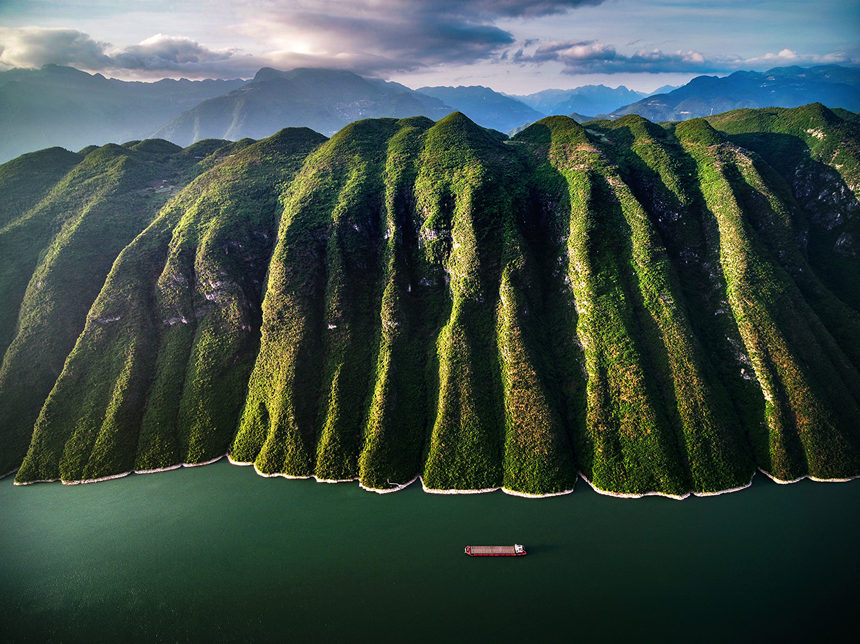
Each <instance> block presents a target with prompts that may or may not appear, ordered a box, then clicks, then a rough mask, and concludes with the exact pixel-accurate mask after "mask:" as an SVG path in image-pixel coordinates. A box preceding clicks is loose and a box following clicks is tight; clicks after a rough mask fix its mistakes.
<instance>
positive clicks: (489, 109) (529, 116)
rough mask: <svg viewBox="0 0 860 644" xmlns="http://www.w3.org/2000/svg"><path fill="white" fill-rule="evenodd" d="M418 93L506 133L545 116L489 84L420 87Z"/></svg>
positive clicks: (479, 123)
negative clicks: (494, 89)
mask: <svg viewBox="0 0 860 644" xmlns="http://www.w3.org/2000/svg"><path fill="white" fill-rule="evenodd" d="M417 91H419V92H421V93H422V94H427V95H428V96H433V97H435V98H438V99H439V100H440V101H443V102H444V103H446V104H447V105H450V106H451V107H453V108H454V109H455V110H459V111H460V112H463V113H464V114H465V115H466V116H468V117H469V118H470V119H472V120H473V121H475V123H477V124H478V125H482V126H484V127H489V128H493V129H495V130H499V131H501V132H510V131H511V130H515V129H517V128H521V127H522V126H523V125H528V124H529V123H533V122H534V121H537V120H538V119H541V118H543V117H544V116H546V112H538V111H535V110H533V109H532V108H531V107H529V106H528V105H526V104H524V103H522V102H521V101H519V100H517V99H515V98H511V97H510V96H505V95H504V94H500V93H499V92H496V91H493V90H491V89H490V88H489V87H482V86H480V85H473V86H470V87H463V86H459V87H420V88H418V90H417Z"/></svg>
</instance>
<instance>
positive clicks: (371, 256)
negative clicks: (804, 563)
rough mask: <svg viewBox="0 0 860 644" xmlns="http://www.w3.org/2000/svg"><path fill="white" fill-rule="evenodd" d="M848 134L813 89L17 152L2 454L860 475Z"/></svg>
mask: <svg viewBox="0 0 860 644" xmlns="http://www.w3.org/2000/svg"><path fill="white" fill-rule="evenodd" d="M856 127H857V126H856V122H855V120H854V119H853V115H851V114H850V113H844V114H843V113H842V112H832V111H829V110H827V109H826V108H823V107H821V106H819V105H811V106H806V107H803V108H797V109H792V110H741V111H739V112H732V113H728V114H724V115H719V116H716V117H711V118H710V119H708V120H703V119H692V120H689V121H685V122H683V123H679V124H667V125H665V126H660V125H655V124H654V123H651V122H649V121H646V120H645V119H643V118H641V117H638V116H634V115H631V116H627V117H624V118H622V119H619V120H617V121H613V122H610V121H592V122H590V123H588V124H586V125H585V126H581V125H579V124H577V123H576V122H575V121H573V120H572V119H570V118H567V117H551V118H547V119H544V120H542V121H539V122H538V123H535V124H533V125H532V126H530V127H528V128H526V129H525V130H523V131H522V132H520V133H518V134H517V135H516V136H515V137H514V138H512V139H510V140H505V139H504V137H502V136H500V135H499V134H498V133H497V132H493V131H490V130H485V129H483V128H481V127H479V126H477V125H476V124H475V123H473V122H472V121H470V120H469V119H468V118H466V117H465V116H463V115H462V114H460V113H454V114H451V115H450V116H448V117H446V118H444V119H442V120H440V121H438V122H436V123H434V122H433V121H430V120H429V119H426V118H421V117H416V118H409V119H400V120H397V119H393V118H391V119H376V120H366V121H359V122H356V123H353V124H351V125H349V126H347V127H346V128H344V129H343V130H341V131H340V132H338V133H337V134H336V135H335V136H333V137H332V138H331V139H329V140H326V139H325V138H324V137H322V136H320V135H318V134H316V133H314V132H312V131H310V130H307V129H287V130H283V131H282V132H280V133H278V134H277V135H275V136H273V137H271V138H268V139H265V140H263V141H260V142H257V143H254V142H251V141H249V140H243V141H240V142H237V143H233V144H226V143H225V142H221V141H201V142H199V143H197V144H195V145H193V146H191V147H190V148H186V149H185V150H180V149H179V148H176V147H175V146H172V145H171V144H168V143H166V142H163V141H144V142H131V143H129V144H126V145H125V146H105V147H103V148H97V149H94V150H88V151H87V154H86V156H82V155H74V154H72V153H65V152H64V151H58V150H53V151H52V150H47V151H44V152H42V153H38V154H37V155H28V156H27V157H22V158H21V159H18V160H16V161H14V162H11V163H10V164H6V165H4V166H0V185H3V186H7V189H8V190H9V191H10V194H11V196H12V198H11V199H10V200H9V201H8V203H7V204H6V205H5V206H4V209H3V211H2V212H0V222H8V223H5V224H2V225H3V227H2V228H0V245H3V246H2V248H3V249H4V253H5V254H4V257H10V258H12V260H13V261H7V263H6V265H5V266H4V267H3V269H2V270H3V271H4V272H3V273H2V274H0V277H2V281H0V288H2V289H4V293H8V294H9V297H12V298H17V299H13V300H10V301H13V302H14V303H15V310H14V315H15V316H17V319H15V320H11V321H10V322H7V323H6V324H7V327H8V329H7V330H6V331H5V333H6V334H7V336H8V338H9V340H8V342H7V345H8V348H7V349H6V355H5V357H4V360H3V364H2V368H0V445H2V448H3V450H2V459H3V462H2V464H3V466H4V468H5V470H4V471H7V470H11V469H14V468H15V467H16V466H18V465H19V464H20V470H19V471H18V474H17V478H16V480H17V481H19V482H28V481H34V480H44V479H55V478H61V479H63V480H65V481H76V480H85V479H94V478H101V477H106V476H112V475H119V474H123V473H125V472H128V471H132V470H137V471H144V470H154V469H160V468H165V467H171V466H175V465H177V464H180V463H186V464H189V463H204V462H207V461H209V460H212V459H214V458H218V457H219V456H221V455H223V454H224V453H225V452H227V453H229V455H230V457H231V459H232V460H234V461H237V462H243V463H253V464H254V466H255V467H256V468H257V470H259V471H260V472H261V473H264V474H267V475H284V476H292V477H306V476H315V477H317V478H318V479H321V480H345V479H356V478H357V479H358V480H360V482H361V483H362V485H364V486H365V487H367V488H371V489H377V490H389V489H394V488H396V486H397V485H399V484H403V483H406V482H408V481H410V480H411V479H413V478H414V477H415V476H416V475H421V476H422V478H423V481H424V484H425V486H427V487H428V488H432V489H440V490H447V489H486V488H496V487H504V488H505V489H507V490H511V491H515V492H519V493H524V494H548V493H556V492H563V491H565V490H569V489H571V488H572V487H573V484H574V481H575V479H576V476H577V473H578V472H581V473H582V474H583V475H584V476H585V477H586V478H587V479H588V480H589V481H591V482H592V483H593V484H594V485H595V486H596V487H599V488H601V489H604V490H609V491H613V492H617V493H625V494H644V493H648V492H661V493H664V494H670V495H676V496H680V495H684V494H686V493H688V492H690V491H692V492H696V493H708V492H716V491H719V490H723V489H728V488H735V487H739V486H743V485H745V484H746V483H747V482H748V481H749V479H750V477H751V475H752V473H753V471H754V469H755V468H756V467H759V468H761V469H763V470H764V471H766V472H768V473H770V474H771V475H773V476H775V477H777V478H779V479H783V480H792V479H795V478H797V477H800V476H806V475H809V476H814V477H817V478H828V479H829V478H844V477H849V476H855V475H858V474H860V422H858V418H860V373H858V369H860V349H858V348H857V347H858V345H857V343H856V340H855V339H856V338H857V337H860V313H858V300H857V295H856V289H857V285H856V283H855V280H853V279H851V276H852V275H853V276H856V275H858V274H860V271H858V270H857V269H858V268H860V267H858V266H857V262H858V259H857V247H856V244H857V243H860V240H858V238H857V234H858V230H857V225H858V223H857V221H858V213H860V206H858V202H857V197H856V194H857V192H856V191H857V171H856V168H857V162H858V154H857V140H858V139H857V136H856V134H857V133H856ZM39 155H42V158H41V160H40V157H39ZM791 155H794V156H791ZM30 157H33V158H32V159H31V158H30ZM792 159H793V160H792ZM28 164H30V165H28ZM31 167H32V169H29V168H31ZM798 168H801V171H798ZM36 169H38V172H36ZM28 172H32V173H33V177H32V181H26V180H25V177H26V175H27V173H28ZM810 186H812V188H810ZM813 193H814V194H815V195H816V198H812V194H813ZM19 229H20V230H26V231H27V234H26V235H24V234H23V233H21V232H16V231H18V230H19ZM16 235H17V236H16ZM6 249H9V250H8V251H7V250H6ZM843 270H847V271H853V272H852V273H849V274H848V275H847V276H845V275H843V274H842V273H841V271H843ZM0 321H2V320H0ZM28 441H29V450H27V442H28ZM25 451H26V456H25Z"/></svg>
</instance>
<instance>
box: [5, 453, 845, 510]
mask: <svg viewBox="0 0 860 644" xmlns="http://www.w3.org/2000/svg"><path fill="white" fill-rule="evenodd" d="M225 457H226V458H227V460H228V462H229V463H230V464H231V465H238V466H240V467H247V466H249V465H253V466H254V471H255V472H256V473H257V474H258V475H259V476H262V477H265V478H284V479H314V480H315V481H316V482H317V483H352V482H356V481H358V480H359V479H358V477H354V478H350V479H321V478H319V477H317V476H315V475H310V476H291V475H289V474H282V473H280V472H275V473H274V474H266V473H265V472H261V471H260V470H259V469H258V468H257V466H256V464H255V463H253V462H249V461H234V460H233V459H232V458H231V457H230V455H229V454H222V455H221V456H217V457H215V458H213V459H210V460H208V461H203V462H202V463H177V464H176V465H170V466H168V467H160V468H155V469H150V470H129V471H127V472H120V473H119V474H111V475H109V476H102V477H99V478H94V479H81V480H76V481H60V479H42V480H38V481H27V482H26V483H19V482H18V481H15V482H14V483H13V485H19V486H23V485H33V484H35V483H56V482H57V481H60V482H61V483H62V484H63V485H83V484H88V483H100V482H102V481H111V480H113V479H120V478H123V477H126V476H128V475H129V474H155V473H156V472H168V471H170V470H176V469H179V468H180V467H202V466H203V465H211V464H212V463H216V462H217V461H220V460H221V459H223V458H225ZM17 471H18V470H17V469H14V470H12V471H11V472H7V473H6V474H4V475H2V476H0V480H2V479H4V478H6V477H7V476H11V475H13V474H15V472H17ZM758 472H761V473H762V474H764V475H765V476H766V477H767V478H769V479H770V480H771V481H773V482H774V483H778V484H779V485H791V484H792V483H797V482H799V481H802V480H803V479H809V480H810V481H814V482H816V483H847V482H848V481H853V480H856V479H858V478H860V475H857V476H849V477H847V478H833V479H825V478H819V477H816V476H812V475H810V474H806V475H804V476H800V477H798V478H796V479H793V480H791V481H785V480H783V479H778V478H776V477H775V476H773V475H772V474H769V473H768V472H765V471H764V470H763V469H761V468H757V469H756V471H754V472H753V474H752V476H751V477H750V481H749V483H747V484H745V485H739V486H738V487H732V488H727V489H725V490H717V491H716V492H686V493H685V494H669V493H666V492H639V493H630V492H612V491H610V490H603V489H601V488H598V487H596V486H595V485H594V484H593V483H592V482H591V481H589V480H588V478H587V477H586V476H585V474H583V473H582V472H579V473H578V478H582V480H583V481H585V482H586V483H587V484H588V486H589V487H590V488H591V489H592V490H594V491H595V492H597V493H598V494H601V495H603V496H612V497H615V498H618V499H641V498H643V497H646V496H661V497H663V498H667V499H673V500H676V501H683V500H684V499H687V498H689V497H691V496H697V497H708V496H720V495H722V494H731V493H732V492H739V491H740V490H745V489H746V488H748V487H749V486H751V485H752V482H753V479H754V478H755V475H756V473H758ZM415 481H420V482H421V489H422V490H424V492H426V493H427V494H443V495H444V494H487V493H489V492H497V491H501V492H503V493H505V494H508V495H510V496H518V497H522V498H527V499H546V498H550V497H554V496H563V495H565V494H570V493H571V492H573V490H574V488H570V489H569V490H562V491H560V492H549V493H547V494H532V493H529V492H520V491H518V490H510V489H508V488H506V487H488V488H481V489H474V490H458V489H438V488H431V487H427V486H426V485H425V483H424V478H423V477H421V476H420V475H417V476H415V477H414V478H412V479H411V480H410V481H407V482H406V483H390V485H391V486H392V487H390V488H386V489H379V488H371V487H367V486H365V485H363V484H362V483H360V482H359V484H358V486H359V487H360V488H361V489H362V490H366V491H367V492H375V493H376V494H390V493H391V492H399V491H400V490H403V489H405V488H407V487H409V486H410V485H412V484H413V483H414V482H415Z"/></svg>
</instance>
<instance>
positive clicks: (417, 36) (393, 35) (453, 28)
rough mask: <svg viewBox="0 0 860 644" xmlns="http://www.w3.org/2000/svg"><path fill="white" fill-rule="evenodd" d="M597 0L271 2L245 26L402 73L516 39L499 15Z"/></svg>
mask: <svg viewBox="0 0 860 644" xmlns="http://www.w3.org/2000/svg"><path fill="white" fill-rule="evenodd" d="M602 2H603V0H524V1H518V0H471V1H469V0H466V1H463V0H434V1H433V2H415V1H409V0H365V1H363V2H361V1H359V2H356V1H349V2H345V1H343V0H320V1H317V2H294V3H289V4H287V5H284V4H283V3H281V4H278V3H272V4H271V5H269V6H268V7H267V8H265V9H264V12H265V14H266V15H265V17H264V18H263V19H261V20H256V21H251V22H249V23H247V24H246V25H245V28H244V31H245V33H246V34H248V35H252V36H254V35H261V36H263V37H266V38H270V39H277V38H278V36H281V37H282V38H288V37H289V36H293V37H295V38H298V39H303V40H305V41H307V42H310V43H311V44H313V45H314V47H315V49H316V51H317V55H318V58H319V60H320V61H322V62H324V63H325V64H326V65H331V66H343V65H344V63H345V62H347V61H348V62H349V64H350V65H352V66H353V68H356V67H359V68H360V69H359V71H395V70H396V71H404V70H413V69H418V68H421V67H426V66H429V65H438V64H444V63H452V64H461V63H472V62H475V61H479V60H486V59H490V58H493V57H496V56H500V55H502V53H503V52H504V51H505V50H506V49H508V48H509V47H510V46H511V45H512V44H513V43H514V42H515V38H514V36H513V34H511V33H510V32H509V31H506V30H504V29H502V28H500V27H498V26H496V25H495V22H496V21H497V20H500V19H503V18H528V17H539V16H546V15H551V14H559V13H565V12H568V11H570V10H572V9H575V8H576V7H578V6H584V5H596V4H600V3H602Z"/></svg>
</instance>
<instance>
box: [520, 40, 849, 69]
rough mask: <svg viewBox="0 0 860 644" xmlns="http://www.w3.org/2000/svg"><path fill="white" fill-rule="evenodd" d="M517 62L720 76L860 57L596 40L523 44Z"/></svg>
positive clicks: (791, 51) (835, 61) (576, 67)
mask: <svg viewBox="0 0 860 644" xmlns="http://www.w3.org/2000/svg"><path fill="white" fill-rule="evenodd" d="M511 60H512V61H514V62H519V63H524V64H529V63H531V64H543V63H547V62H558V63H561V64H562V65H563V66H564V69H563V71H564V72H565V73H568V74H594V73H601V74H614V73H637V72H651V73H657V72H660V73H663V72H692V73H716V72H730V71H736V70H739V69H765V68H769V67H776V66H780V65H816V64H826V63H848V64H852V63H857V62H858V61H857V60H856V58H852V57H851V56H850V55H848V54H845V53H840V52H835V53H830V54H823V55H801V54H798V53H797V52H795V51H793V50H791V49H787V48H786V49H783V50H781V51H779V52H778V53H767V54H764V55H762V56H756V57H747V58H742V57H739V56H721V57H713V58H709V57H706V56H705V55H704V54H702V53H701V52H698V51H695V50H677V51H674V52H664V51H662V50H660V49H639V50H637V51H635V52H633V53H621V52H619V51H617V50H616V48H615V46H614V45H611V44H607V43H602V42H598V41H596V40H584V41H554V42H546V43H537V44H536V46H535V43H528V44H525V43H524V44H523V45H522V46H521V47H520V48H519V49H518V50H517V51H516V52H514V54H513V55H512V56H511Z"/></svg>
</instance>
